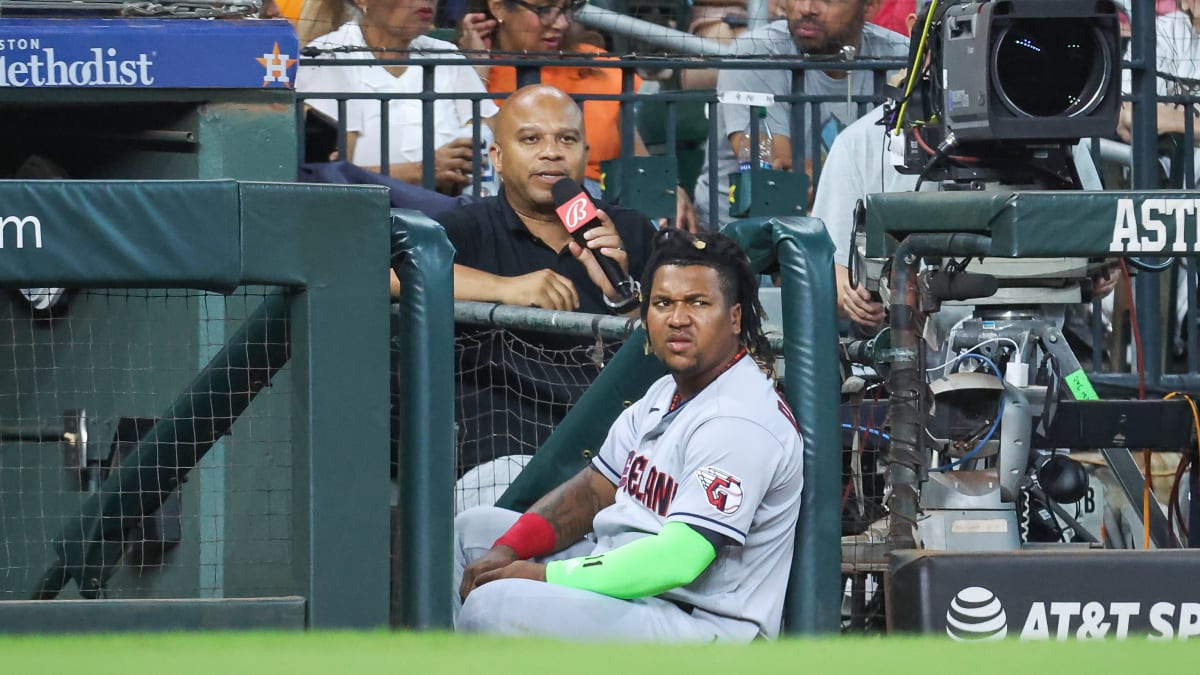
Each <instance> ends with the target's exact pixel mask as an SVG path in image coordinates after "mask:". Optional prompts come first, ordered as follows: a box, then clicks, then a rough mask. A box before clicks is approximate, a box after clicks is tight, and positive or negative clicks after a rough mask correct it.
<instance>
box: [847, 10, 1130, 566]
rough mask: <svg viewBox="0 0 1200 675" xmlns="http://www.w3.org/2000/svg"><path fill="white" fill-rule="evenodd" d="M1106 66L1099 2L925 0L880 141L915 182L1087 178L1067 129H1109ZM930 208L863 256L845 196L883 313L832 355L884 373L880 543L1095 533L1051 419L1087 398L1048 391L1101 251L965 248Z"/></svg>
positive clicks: (998, 183) (859, 260) (1111, 45)
mask: <svg viewBox="0 0 1200 675" xmlns="http://www.w3.org/2000/svg"><path fill="white" fill-rule="evenodd" d="M1120 72H1121V71H1120V51H1119V38H1118V14H1117V7H1116V5H1115V4H1114V3H1113V2H1112V1H1111V0H950V1H949V2H946V1H944V0H943V1H939V0H932V1H931V2H930V3H928V4H927V5H926V6H925V8H924V10H923V11H922V13H921V15H920V17H919V18H918V21H917V24H916V27H915V28H914V31H913V37H912V47H911V48H910V54H909V69H908V73H907V75H906V76H905V78H904V81H903V83H902V85H901V86H900V88H899V89H898V90H897V91H896V92H894V94H895V95H894V99H893V101H892V102H890V103H889V104H888V107H887V108H886V109H885V112H884V123H885V126H886V133H887V141H886V142H887V145H886V146H885V147H886V148H887V153H888V154H889V155H890V156H891V157H892V164H893V166H894V167H895V169H896V170H897V171H899V172H900V173H904V174H909V175H915V176H917V181H916V190H920V189H921V186H922V185H923V184H925V183H927V182H928V183H936V184H937V185H938V186H939V187H940V189H941V191H943V192H950V191H965V190H972V191H1010V190H1022V191H1028V190H1080V189H1085V188H1088V187H1097V188H1098V187H1099V186H1098V185H1094V186H1091V185H1089V181H1088V180H1087V179H1086V177H1083V174H1082V172H1081V171H1080V169H1079V168H1077V167H1078V166H1079V164H1081V162H1080V161H1077V160H1083V161H1088V162H1090V158H1089V157H1087V156H1086V155H1083V156H1079V150H1078V144H1079V141H1080V139H1088V138H1093V137H1108V136H1111V135H1112V133H1113V132H1114V130H1115V129H1116V126H1117V118H1118V114H1119V107H1120ZM1084 152H1086V151H1084ZM927 187H931V186H927ZM930 215H931V216H932V217H931V218H930V219H929V220H930V221H931V225H930V230H929V231H930V232H931V233H936V234H937V236H938V237H940V239H937V240H936V241H938V242H940V244H941V247H940V248H939V247H938V246H937V245H934V246H927V247H925V248H924V249H921V250H919V251H915V250H914V251H915V252H916V253H918V254H919V255H916V256H913V255H911V253H910V255H909V258H910V259H909V260H907V261H906V262H905V264H904V267H905V269H903V270H902V269H897V268H898V267H900V266H901V263H900V261H898V260H897V259H894V258H893V259H869V258H867V257H866V256H865V253H864V240H865V236H866V235H865V222H866V212H865V210H864V209H863V207H862V202H860V204H859V208H858V209H857V212H856V215H855V224H856V226H855V235H854V236H855V241H854V242H853V245H852V246H851V261H850V263H851V265H850V266H851V283H852V284H854V285H857V284H860V283H861V284H866V285H867V287H868V289H869V290H871V291H872V292H876V291H878V293H879V294H880V297H881V299H882V301H883V302H884V303H885V304H887V305H890V307H891V319H890V320H891V325H890V327H889V328H885V329H884V330H883V331H882V332H880V333H879V334H877V335H875V336H872V337H870V338H869V339H868V340H862V341H852V342H849V343H847V344H846V345H844V346H845V350H844V353H845V360H846V361H848V362H850V363H857V364H867V365H869V366H872V367H874V369H875V370H876V371H877V372H878V374H879V375H880V376H881V377H884V378H886V379H887V389H888V391H889V400H890V408H889V420H888V426H889V427H890V430H891V441H890V447H889V448H888V449H887V451H886V452H884V453H882V455H884V456H885V457H884V460H883V461H884V463H885V464H886V485H887V488H886V491H887V495H888V496H887V506H888V511H889V513H890V514H891V523H890V525H889V533H888V539H889V544H891V547H892V548H906V547H914V546H915V547H918V548H930V549H943V550H951V551H980V550H1014V549H1017V548H1020V547H1021V546H1023V545H1025V544H1028V543H1030V542H1050V541H1056V542H1057V541H1062V542H1069V541H1076V542H1087V541H1095V540H1096V535H1097V534H1098V532H1093V531H1090V529H1089V528H1088V527H1087V526H1085V525H1084V524H1083V523H1081V522H1080V520H1079V519H1078V518H1077V517H1076V516H1077V515H1078V512H1076V511H1075V510H1074V509H1068V508H1066V506H1070V505H1072V504H1075V503H1076V502H1079V501H1080V500H1082V499H1083V498H1084V495H1085V494H1087V492H1088V476H1087V473H1086V472H1085V471H1084V470H1083V467H1082V466H1081V465H1080V464H1079V463H1078V462H1076V461H1074V460H1072V459H1071V458H1070V457H1069V455H1067V454H1064V453H1062V452H1061V451H1060V450H1059V448H1064V447H1089V446H1088V445H1087V444H1086V443H1087V441H1088V439H1073V438H1072V437H1071V434H1068V433H1064V432H1063V430H1064V429H1065V428H1067V426H1071V424H1075V426H1074V427H1072V428H1074V429H1078V428H1079V425H1078V422H1079V419H1080V417H1079V416H1080V415H1095V414H1097V413H1096V411H1095V410H1093V411H1092V412H1091V413H1087V412H1081V411H1080V410H1076V409H1074V408H1073V407H1072V406H1071V404H1070V403H1067V402H1065V401H1064V402H1062V403H1061V404H1060V399H1062V398H1063V397H1064V393H1065V392H1066V391H1067V389H1068V387H1067V386H1063V384H1062V383H1063V381H1064V380H1063V376H1065V375H1067V374H1068V373H1074V372H1075V371H1078V372H1079V373H1082V372H1083V371H1082V370H1081V369H1080V367H1079V361H1078V359H1077V357H1076V356H1075V354H1074V353H1073V351H1072V349H1071V347H1070V345H1069V341H1068V339H1067V337H1066V335H1067V334H1066V333H1065V332H1064V327H1065V325H1066V324H1067V323H1069V321H1070V318H1071V314H1072V312H1073V311H1077V309H1078V307H1079V306H1080V303H1081V302H1086V301H1088V300H1090V299H1091V297H1090V296H1091V292H1090V291H1091V288H1090V286H1091V282H1090V279H1093V278H1096V277H1097V276H1098V275H1100V274H1104V273H1106V271H1107V268H1106V265H1107V263H1105V261H1103V260H1088V259H1079V258H1052V259H1047V258H1042V259H1019V260H1018V259H1004V260H1002V259H996V258H982V257H981V256H982V255H984V254H985V252H986V249H978V250H977V247H976V248H973V247H972V244H971V242H972V236H974V235H970V234H963V233H956V232H955V231H954V229H953V223H952V222H950V223H942V224H934V223H933V222H932V221H935V220H936V219H937V218H938V216H939V215H942V214H939V213H937V212H933V211H930ZM953 218H954V215H953V214H952V213H944V215H942V219H943V220H950V219H953ZM914 258H915V262H914ZM968 266H969V267H970V270H969V271H968ZM889 281H890V283H889ZM896 294H899V296H897V295H896ZM898 310H899V311H900V312H901V313H902V314H903V315H902V316H897V312H898ZM934 345H936V346H934ZM1096 348H1099V346H1097V347H1096ZM899 370H903V371H904V374H903V375H902V376H900V377H899V379H898V377H897V372H898V371H899ZM906 378H907V379H906ZM1083 382H1086V377H1084V378H1083ZM1080 386H1083V385H1080ZM1087 389H1089V390H1090V385H1088V386H1087ZM1071 393H1072V394H1075V398H1080V392H1075V391H1072V392H1071ZM1082 393H1083V394H1085V395H1087V396H1094V392H1090V391H1084V392H1082ZM1085 397H1086V396H1085ZM1072 403H1073V402H1072ZM1068 420H1074V422H1073V423H1072V422H1068ZM1089 420H1090V421H1093V422H1094V421H1097V420H1096V418H1094V417H1089ZM1063 425H1067V426H1063ZM1076 440H1078V441H1079V442H1082V443H1084V444H1083V445H1076V444H1075V443H1074V442H1073V441H1076ZM1097 442H1099V441H1097ZM1091 447H1097V448H1099V447H1100V446H1099V445H1096V446H1091ZM1127 454H1128V453H1126V455H1127ZM1093 529H1094V528H1093Z"/></svg>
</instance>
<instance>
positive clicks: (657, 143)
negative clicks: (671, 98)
mask: <svg viewBox="0 0 1200 675" xmlns="http://www.w3.org/2000/svg"><path fill="white" fill-rule="evenodd" d="M704 109H705V104H704V103H702V102H699V101H681V102H679V103H676V104H675V147H674V148H673V149H670V148H667V147H666V146H667V132H666V130H667V118H668V117H667V104H666V102H665V101H662V100H659V99H648V100H642V101H638V102H637V104H636V105H635V111H636V113H635V114H636V116H637V128H638V132H639V133H640V134H641V135H642V141H643V142H644V143H645V144H646V149H647V150H649V151H650V154H651V155H667V156H670V155H672V154H674V155H675V158H676V161H677V162H678V166H679V184H680V185H683V186H684V187H686V188H687V189H688V192H689V193H690V192H691V191H692V190H693V188H694V187H695V185H696V178H697V177H698V176H699V175H700V168H701V167H702V166H704V150H705V146H706V144H707V143H708V118H707V117H706V116H705V114H704V112H705V111H704Z"/></svg>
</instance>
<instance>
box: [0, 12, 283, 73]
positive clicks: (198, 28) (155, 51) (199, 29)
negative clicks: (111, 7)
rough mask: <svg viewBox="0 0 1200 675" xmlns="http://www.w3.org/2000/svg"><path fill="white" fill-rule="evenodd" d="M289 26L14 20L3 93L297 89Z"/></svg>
mask: <svg viewBox="0 0 1200 675" xmlns="http://www.w3.org/2000/svg"><path fill="white" fill-rule="evenodd" d="M298 49H299V46H298V44H297V42H296V36H295V33H294V32H293V31H292V29H291V26H289V25H288V23H287V21H284V20H282V19H280V20H275V21H260V20H255V21H249V20H246V21H236V20H222V21H210V20H200V19H8V18H6V19H5V20H4V21H0V88H50V87H108V88H112V87H117V88H164V89H171V88H174V89H192V88H204V89H234V88H251V87H253V88H260V87H282V88H291V87H292V83H293V82H294V81H295V74H296V63H297V59H298V55H297V51H298Z"/></svg>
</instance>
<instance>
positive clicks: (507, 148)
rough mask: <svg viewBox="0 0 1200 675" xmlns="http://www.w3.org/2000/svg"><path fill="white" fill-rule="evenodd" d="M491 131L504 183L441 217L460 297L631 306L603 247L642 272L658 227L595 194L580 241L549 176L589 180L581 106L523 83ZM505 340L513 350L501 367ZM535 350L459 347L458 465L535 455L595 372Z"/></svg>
mask: <svg viewBox="0 0 1200 675" xmlns="http://www.w3.org/2000/svg"><path fill="white" fill-rule="evenodd" d="M493 131H494V137H495V141H494V142H493V143H492V146H491V148H490V149H489V151H490V153H491V158H492V163H493V166H494V167H495V169H496V172H497V174H498V175H499V176H500V178H501V181H502V185H501V188H500V191H499V194H497V195H496V196H494V197H488V198H485V199H481V200H477V201H475V202H472V203H470V204H466V205H464V206H460V207H458V208H455V209H452V210H450V211H447V212H445V213H443V214H442V215H440V216H438V218H437V220H438V222H440V223H441V224H442V227H444V228H445V230H446V234H447V236H448V237H449V239H450V242H451V243H453V244H454V248H455V255H454V297H455V298H456V299H458V300H476V301H480V302H496V303H501V304H506V305H520V306H525V307H541V308H543V309H556V310H567V311H578V312H588V313H592V314H629V315H636V314H637V312H638V309H639V307H638V306H637V305H636V304H633V305H629V304H625V303H623V302H622V298H621V296H620V295H619V294H618V293H617V291H616V289H614V288H613V286H612V284H611V283H610V282H609V280H608V279H607V278H606V277H605V276H604V273H603V272H602V271H601V269H600V266H599V264H598V263H597V262H596V256H597V255H605V256H608V257H609V258H611V259H613V260H614V261H616V262H617V264H618V265H619V266H620V268H621V270H622V272H623V273H624V274H626V275H629V276H632V278H634V279H640V278H641V274H642V269H643V267H644V266H645V264H646V260H647V258H648V257H649V252H650V248H651V245H652V239H653V236H654V232H655V230H654V228H653V226H652V225H651V224H650V220H649V219H648V218H647V217H646V216H645V215H643V214H641V213H638V212H637V211H633V210H630V209H624V208H621V207H618V206H612V205H604V204H599V205H598V206H599V208H598V213H599V219H600V223H601V224H600V226H599V227H596V228H593V229H592V230H590V231H589V232H588V233H587V234H586V235H585V237H586V238H587V242H586V243H587V245H586V246H580V245H579V244H577V243H575V241H574V240H573V239H572V238H571V235H570V234H569V233H568V232H567V231H566V229H565V228H564V227H563V224H562V221H560V220H559V218H558V214H557V213H556V212H555V204H554V198H553V196H552V195H551V192H550V189H551V186H553V185H554V183H556V182H558V181H560V180H563V179H565V178H571V179H574V180H575V181H576V182H582V180H583V175H584V170H585V168H586V167H587V159H588V145H587V140H586V136H585V134H584V128H583V112H582V111H581V110H580V109H579V106H578V105H577V104H576V103H575V101H574V100H572V99H571V97H570V96H568V95H566V94H564V93H563V92H562V91H560V90H558V89H556V88H554V87H551V86H548V85H533V86H529V87H524V88H522V89H518V90H517V91H516V92H514V93H513V95H512V96H510V97H509V98H508V100H506V101H505V102H504V105H502V106H501V108H500V112H499V113H498V114H497V115H496V117H495V118H494V120H493ZM521 338H522V340H524V341H525V342H528V343H533V344H535V345H538V346H544V347H550V348H553V349H570V348H575V347H580V346H585V347H590V346H591V345H592V343H594V340H592V339H586V340H582V341H581V339H580V338H574V337H566V336H563V335H561V334H559V335H551V334H545V333H529V334H522V335H521ZM480 339H483V338H480ZM499 350H506V351H507V352H508V353H507V354H506V356H505V358H504V359H502V361H503V363H502V364H500V365H497V364H496V360H497V358H498V354H499V353H500V352H499ZM539 358H540V357H538V356H537V355H536V354H535V355H534V357H532V359H533V361H534V362H527V361H525V360H524V357H522V356H521V355H520V354H515V353H513V352H512V350H511V349H510V348H509V347H508V346H507V345H489V344H483V345H480V344H478V342H477V341H472V342H470V343H469V344H468V345H466V346H463V347H462V349H461V350H460V354H459V355H458V369H459V372H460V373H464V372H470V373H471V374H470V377H469V378H467V377H463V378H461V380H460V383H459V391H458V392H457V393H458V396H459V403H460V406H459V413H458V414H459V418H458V419H459V434H460V435H459V447H460V449H461V458H460V463H459V470H460V472H462V471H465V470H467V469H470V468H472V467H474V466H475V465H477V464H479V463H480V462H483V461H487V460H491V459H493V458H495V457H500V456H504V455H512V454H531V453H532V452H533V451H534V450H535V449H536V448H537V447H539V446H540V445H541V443H542V442H543V441H544V440H545V438H546V437H547V436H548V435H549V433H550V431H551V430H553V428H554V426H555V425H556V424H557V423H558V421H559V420H560V419H561V418H562V416H563V415H565V414H566V411H567V410H568V409H569V407H570V405H571V404H573V403H574V401H575V400H576V399H577V398H578V396H579V394H581V393H582V391H583V388H585V387H586V380H587V379H590V376H592V375H594V373H584V372H581V369H584V368H586V367H593V366H590V364H589V363H585V364H582V365H577V366H572V367H571V370H570V371H569V372H568V371H566V370H565V369H563V370H564V372H562V373H558V372H557V371H555V368H556V366H555V364H553V363H549V362H546V361H545V360H544V359H541V360H539ZM472 371H473V372H472ZM531 373H537V375H536V377H534V376H533V375H531ZM560 375H561V377H560ZM468 380H469V381H468ZM518 389H519V390H520V391H522V392H523V393H524V395H523V396H521V397H520V398H519V399H518V398H516V397H515V396H514V395H513V391H514V390H518ZM485 501H486V500H485Z"/></svg>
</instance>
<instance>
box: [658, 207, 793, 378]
mask: <svg viewBox="0 0 1200 675" xmlns="http://www.w3.org/2000/svg"><path fill="white" fill-rule="evenodd" d="M663 265H704V266H705V267H711V268H713V269H714V270H716V271H717V277H718V278H719V279H720V280H721V292H722V293H723V294H724V295H725V300H726V301H728V302H729V305H730V306H731V307H732V306H733V305H736V304H741V306H742V332H741V335H740V337H739V341H740V342H741V345H742V346H743V347H745V348H746V351H747V352H749V353H750V355H751V356H752V357H754V360H755V361H756V362H758V364H759V365H760V366H761V367H762V368H763V370H765V371H766V372H767V373H768V374H770V375H773V374H774V372H775V355H774V354H773V353H772V351H771V344H770V342H769V341H768V340H767V336H766V335H764V334H763V327H762V324H763V318H765V316H766V312H764V311H763V308H762V304H761V303H760V302H759V301H758V282H759V278H758V275H756V274H755V273H754V271H753V270H752V269H750V259H749V258H747V257H746V254H745V253H744V252H743V251H742V249H741V247H740V246H738V245H737V242H735V241H734V240H732V239H730V238H729V237H726V236H725V235H723V234H719V233H716V232H705V233H702V234H699V235H692V234H690V233H688V232H687V231H685V230H677V229H670V228H668V229H663V230H661V231H659V233H658V234H657V235H655V238H654V249H653V251H652V252H651V253H650V259H649V261H647V263H646V269H645V271H644V272H643V273H642V288H643V289H645V292H644V294H643V296H642V321H643V322H645V321H646V316H647V314H648V313H649V311H650V286H651V283H652V282H653V281H654V273H655V272H656V271H658V268H660V267H662V266H663Z"/></svg>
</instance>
